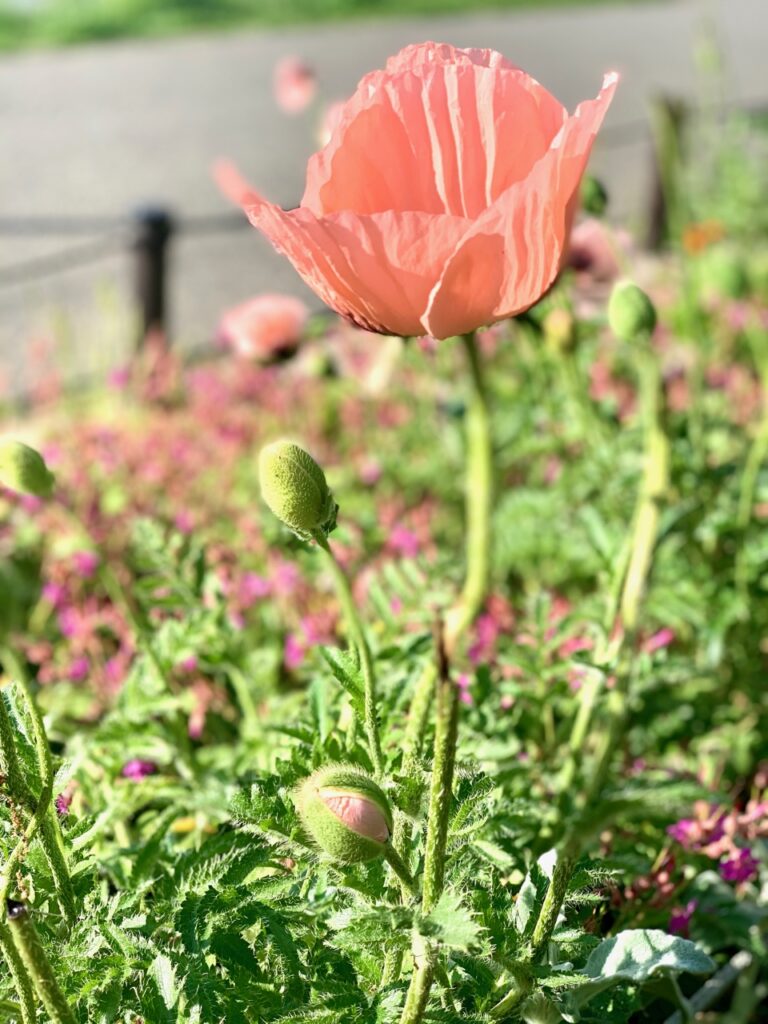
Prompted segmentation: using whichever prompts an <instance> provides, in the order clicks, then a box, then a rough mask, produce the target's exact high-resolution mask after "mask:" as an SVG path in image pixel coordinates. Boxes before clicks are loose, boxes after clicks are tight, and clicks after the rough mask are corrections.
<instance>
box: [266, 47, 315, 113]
mask: <svg viewBox="0 0 768 1024" xmlns="http://www.w3.org/2000/svg"><path fill="white" fill-rule="evenodd" d="M272 86H273V89H274V94H275V100H276V102H277V105H278V107H280V109H281V110H282V111H283V113H284V114H300V113H301V112H302V110H305V109H306V108H307V107H308V106H309V104H310V103H311V102H312V100H313V99H314V98H315V93H316V92H317V76H316V75H315V72H314V71H313V70H312V68H311V67H310V66H309V65H308V64H305V63H304V61H303V60H301V58H300V57H293V56H291V57H283V59H282V60H280V61H278V62H277V64H276V65H275V71H274V75H273V78H272Z"/></svg>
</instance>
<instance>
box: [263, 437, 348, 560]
mask: <svg viewBox="0 0 768 1024" xmlns="http://www.w3.org/2000/svg"><path fill="white" fill-rule="evenodd" d="M259 481H260V483H261V493H262V497H263V498H264V501H265V502H266V503H267V505H268V506H269V508H270V509H271V511H272V512H273V513H274V514H275V515H276V516H277V518H278V519H279V520H280V522H281V523H284V524H285V525H286V526H287V527H288V528H289V529H290V530H293V532H294V533H295V534H297V535H298V536H299V537H301V538H302V539H304V540H309V539H310V538H311V537H312V534H313V533H315V532H316V531H318V530H320V531H322V532H323V533H325V534H328V533H330V532H331V531H332V530H333V529H334V528H335V526H336V513H337V512H338V510H339V506H338V505H337V504H336V502H335V501H334V500H333V494H332V493H331V491H330V489H329V487H328V484H327V483H326V481H325V474H324V473H323V471H322V469H321V468H320V467H319V466H318V464H317V463H316V462H315V460H314V459H313V458H312V456H311V455H309V454H308V453H307V452H305V451H304V449H303V448H299V446H298V445H295V444H291V442H290V441H275V442H274V443H273V444H269V445H267V446H266V448H262V450H261V455H260V456H259Z"/></svg>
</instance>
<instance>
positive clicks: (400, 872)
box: [384, 843, 418, 896]
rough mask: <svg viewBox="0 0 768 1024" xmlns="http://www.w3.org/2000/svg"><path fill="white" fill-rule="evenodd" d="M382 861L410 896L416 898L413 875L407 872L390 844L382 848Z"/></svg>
mask: <svg viewBox="0 0 768 1024" xmlns="http://www.w3.org/2000/svg"><path fill="white" fill-rule="evenodd" d="M384 859H385V860H386V862H387V864H389V866H390V867H391V868H392V870H393V871H394V872H395V874H396V875H397V877H398V878H399V879H400V881H401V883H402V884H403V886H404V887H405V889H406V890H407V891H408V892H409V893H410V894H411V896H418V890H417V888H416V883H415V882H414V880H413V875H412V874H411V872H410V871H409V870H408V867H407V866H406V864H405V861H403V859H402V857H401V856H400V854H399V853H398V852H397V850H396V849H395V848H394V846H393V845H392V843H387V845H386V846H385V847H384Z"/></svg>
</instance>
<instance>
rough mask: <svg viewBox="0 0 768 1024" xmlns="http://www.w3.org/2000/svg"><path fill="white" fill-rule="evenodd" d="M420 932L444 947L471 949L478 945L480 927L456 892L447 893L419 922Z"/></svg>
mask: <svg viewBox="0 0 768 1024" xmlns="http://www.w3.org/2000/svg"><path fill="white" fill-rule="evenodd" d="M419 931H420V932H421V934H422V935H424V936H426V937H427V938H431V939H436V940H437V941H438V942H440V943H441V944H442V945H444V946H451V947H452V948H454V949H469V948H470V947H471V946H474V945H475V944H476V943H477V940H478V936H479V934H480V926H479V925H478V924H477V922H476V921H475V920H474V919H473V917H472V915H471V913H470V912H469V910H467V908H466V907H465V906H464V905H463V904H462V902H461V898H460V897H459V896H458V894H457V893H455V892H450V891H446V892H444V893H443V895H442V896H441V897H440V899H439V901H438V903H437V906H435V907H434V908H433V909H432V910H431V911H430V913H429V914H427V916H426V917H424V918H422V919H421V921H420V922H419Z"/></svg>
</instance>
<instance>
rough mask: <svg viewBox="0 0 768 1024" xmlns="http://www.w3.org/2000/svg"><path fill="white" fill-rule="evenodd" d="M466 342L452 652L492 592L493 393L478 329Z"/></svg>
mask: <svg viewBox="0 0 768 1024" xmlns="http://www.w3.org/2000/svg"><path fill="white" fill-rule="evenodd" d="M461 340H462V342H463V344H464V349H465V351H466V354H467V362H468V364H469V371H470V384H471V393H470V397H469V403H468V405H467V411H466V431H467V482H466V516H467V540H466V567H465V573H466V575H465V578H464V588H463V590H462V592H461V597H460V598H459V601H458V603H457V604H456V606H455V607H454V608H453V609H452V610H451V612H450V613H449V615H448V618H447V620H446V632H445V643H446V647H447V649H448V653H449V654H450V653H452V652H453V650H454V648H455V646H456V643H457V642H458V640H459V639H460V638H461V637H462V636H463V634H464V632H465V631H466V630H467V629H468V628H469V626H471V625H472V623H473V622H474V620H475V618H476V616H477V614H478V612H479V611H480V610H481V608H482V607H483V604H484V602H485V598H486V596H487V594H488V582H489V578H490V560H491V509H492V503H493V438H492V431H491V415H490V408H489V404H488V392H487V389H486V386H485V379H484V375H483V365H482V359H481V356H480V352H479V350H478V347H477V338H476V336H475V333H474V331H473V332H471V333H469V334H463V335H462V336H461Z"/></svg>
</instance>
